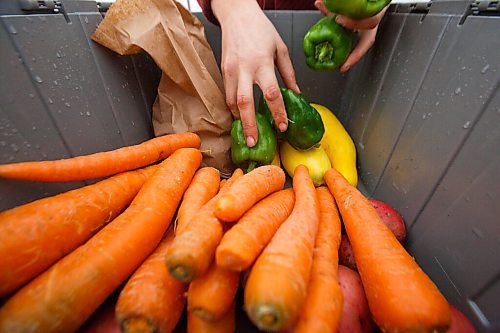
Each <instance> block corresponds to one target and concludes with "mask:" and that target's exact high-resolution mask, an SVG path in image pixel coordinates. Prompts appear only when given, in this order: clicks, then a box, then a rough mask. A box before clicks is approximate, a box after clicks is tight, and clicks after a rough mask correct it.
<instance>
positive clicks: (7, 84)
mask: <svg viewBox="0 0 500 333" xmlns="http://www.w3.org/2000/svg"><path fill="white" fill-rule="evenodd" d="M100 10H101V11H102V10H103V6H102V5H101V4H99V3H96V2H94V1H83V0H82V1H70V0H62V1H21V0H19V1H2V2H1V3H0V23H1V24H0V47H1V52H0V163H8V162H20V161H28V160H45V159H59V158H66V157H70V156H76V155H81V154H89V153H93V152H97V151H102V150H111V149H115V148H118V147H121V146H124V145H131V144H136V143H139V142H141V141H144V140H145V139H147V138H149V137H151V136H152V127H151V105H152V103H153V101H154V98H155V96H156V87H157V83H158V81H159V76H160V73H159V71H158V69H157V67H156V65H155V64H154V63H153V62H152V61H151V59H150V58H149V57H148V56H147V55H145V54H141V55H137V56H132V57H121V56H119V55H117V54H114V53H113V52H110V51H109V50H107V49H105V48H103V47H101V46H100V45H97V44H95V43H94V42H92V41H90V35H91V34H92V33H93V31H94V30H95V28H96V26H97V24H98V23H99V22H100V21H101V19H102V14H101V12H100ZM499 15H500V13H499V6H498V2H497V1H477V2H471V1H436V2H432V3H431V4H429V5H427V4H418V5H412V4H408V5H392V6H391V9H390V12H389V13H388V14H387V15H386V17H385V18H384V21H383V23H382V25H381V28H380V31H379V34H378V38H377V41H376V43H375V45H374V47H373V48H372V50H371V51H370V52H369V54H367V55H366V56H365V57H364V58H363V59H362V61H361V62H360V63H358V64H357V65H356V66H355V67H354V68H353V69H352V70H351V71H349V73H348V74H347V75H341V74H339V73H338V72H335V73H331V72H315V71H312V70H310V69H309V68H308V67H307V66H306V65H305V61H304V56H303V53H302V38H303V36H304V34H305V32H306V31H307V29H308V28H309V27H310V26H311V25H312V24H313V23H314V22H315V21H316V20H317V19H318V18H320V14H319V13H317V12H301V11H296V12H268V16H269V17H270V19H271V20H272V21H273V23H274V24H275V25H276V27H277V28H278V29H279V31H280V33H281V35H282V36H283V38H284V40H285V42H286V43H287V44H288V46H289V50H290V53H291V56H292V59H293V62H294V66H295V70H296V74H297V79H298V83H299V85H300V87H301V89H302V91H303V94H304V95H305V96H306V98H307V99H308V100H309V101H311V102H316V103H320V104H324V105H326V106H328V107H329V108H331V109H332V110H334V111H335V113H336V114H337V116H338V117H339V118H340V120H341V121H342V122H343V123H344V125H345V126H346V128H347V129H348V131H349V133H350V134H351V136H352V137H353V139H354V141H355V143H356V146H357V151H358V170H359V174H360V179H361V182H360V183H361V184H360V188H361V189H362V190H363V191H364V192H365V193H366V194H367V195H369V196H371V197H375V198H378V199H381V200H384V201H386V202H389V203H391V204H392V205H393V206H395V207H396V208H397V209H398V210H399V211H400V212H401V214H402V215H403V217H404V219H405V221H406V223H407V226H408V231H409V238H408V241H407V244H406V245H407V248H408V250H409V251H410V252H411V253H412V255H414V256H415V259H416V260H417V262H418V263H419V264H420V265H421V267H422V268H423V269H424V270H425V271H426V272H427V273H428V274H429V275H430V277H431V278H432V279H433V281H434V282H435V283H436V284H437V285H438V287H439V288H440V289H441V291H442V292H443V293H444V294H445V296H446V297H447V299H448V300H449V301H450V302H451V303H453V304H455V305H456V306H457V307H458V308H460V309H461V310H462V311H463V312H464V313H465V314H466V315H467V316H468V317H469V318H470V319H471V320H472V321H473V322H474V324H475V325H476V326H477V328H478V329H479V331H481V332H500V311H499V308H500V259H499V257H498V256H499V255H500V205H499V204H498V200H499V198H500V177H499V172H500V91H499V82H500V37H499V36H500V18H499ZM198 17H200V19H201V20H202V21H203V22H204V23H205V26H206V32H207V37H208V39H209V41H210V43H211V44H212V46H213V48H214V51H215V53H216V56H217V57H218V59H220V40H221V37H220V30H219V28H218V27H216V26H214V25H212V24H211V23H208V22H207V21H206V20H205V19H204V17H203V16H202V15H198ZM81 185H83V183H70V184H59V183H49V184H45V183H36V184H34V183H28V182H20V181H6V180H0V210H4V209H7V208H11V207H13V206H15V205H18V204H22V203H26V202H29V201H32V200H34V199H37V198H41V197H44V196H47V195H53V194H55V193H59V192H62V191H66V190H68V189H71V188H75V187H78V186H81ZM247 323H248V322H247ZM242 326H245V327H239V328H238V330H237V331H238V332H246V331H248V332H250V331H254V329H253V328H251V327H249V325H248V324H246V325H242Z"/></svg>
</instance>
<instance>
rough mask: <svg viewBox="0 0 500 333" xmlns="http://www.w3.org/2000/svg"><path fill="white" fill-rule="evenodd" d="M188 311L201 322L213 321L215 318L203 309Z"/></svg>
mask: <svg viewBox="0 0 500 333" xmlns="http://www.w3.org/2000/svg"><path fill="white" fill-rule="evenodd" d="M190 311H191V313H192V314H194V315H195V316H197V317H200V318H201V319H203V320H207V321H213V320H215V316H214V315H213V314H212V313H210V312H209V311H206V310H205V309H202V308H194V309H192V310H190Z"/></svg>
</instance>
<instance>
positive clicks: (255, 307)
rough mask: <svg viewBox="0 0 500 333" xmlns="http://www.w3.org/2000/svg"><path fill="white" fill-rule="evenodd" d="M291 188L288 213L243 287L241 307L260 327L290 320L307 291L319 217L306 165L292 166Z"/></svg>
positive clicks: (274, 328)
mask: <svg viewBox="0 0 500 333" xmlns="http://www.w3.org/2000/svg"><path fill="white" fill-rule="evenodd" d="M293 189H294V193H295V205H294V208H293V210H292V213H291V214H290V216H289V217H288V218H287V219H286V221H285V222H283V224H282V225H281V226H280V227H279V229H278V231H277V232H276V234H275V235H274V237H273V238H272V239H271V242H270V243H269V244H268V246H267V247H266V248H265V249H264V251H262V253H261V255H260V256H259V258H258V259H257V260H256V261H255V264H254V266H253V268H252V271H251V272H250V276H249V278H248V281H247V283H246V287H245V311H246V313H247V314H248V316H249V317H250V320H251V321H252V322H253V323H254V324H255V325H256V326H257V327H258V328H259V329H261V330H266V331H279V330H282V329H285V328H287V327H289V326H290V325H291V324H293V322H294V321H295V320H296V319H297V316H298V314H299V311H300V308H301V306H302V303H303V302H304V301H305V299H306V295H307V287H308V283H309V277H310V273H311V266H312V261H313V249H314V242H315V238H316V233H317V229H318V223H319V219H320V208H319V201H318V197H317V195H316V190H315V187H314V184H313V182H312V180H311V177H310V176H309V172H308V169H307V167H305V166H303V165H299V166H298V167H297V168H296V169H295V173H294V177H293Z"/></svg>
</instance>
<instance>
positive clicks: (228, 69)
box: [221, 59, 239, 117]
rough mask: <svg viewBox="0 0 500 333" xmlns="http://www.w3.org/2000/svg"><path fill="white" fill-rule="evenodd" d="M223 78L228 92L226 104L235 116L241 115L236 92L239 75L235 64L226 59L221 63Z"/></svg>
mask: <svg viewBox="0 0 500 333" xmlns="http://www.w3.org/2000/svg"><path fill="white" fill-rule="evenodd" d="M221 67H222V79H223V80H224V90H225V92H226V104H227V106H228V108H229V110H230V111H231V113H232V114H233V116H235V117H239V111H238V105H237V103H236V102H237V100H236V93H237V90H238V76H237V75H236V74H237V69H236V66H235V64H232V63H231V62H228V61H226V59H224V60H223V61H222V64H221Z"/></svg>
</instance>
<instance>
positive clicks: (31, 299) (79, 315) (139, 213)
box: [0, 148, 202, 332]
mask: <svg viewBox="0 0 500 333" xmlns="http://www.w3.org/2000/svg"><path fill="white" fill-rule="evenodd" d="M201 159H202V156H201V153H200V151H199V150H197V149H192V148H182V149H179V150H177V151H176V152H174V153H173V154H172V155H171V156H170V157H169V158H168V159H166V160H165V161H163V162H162V163H161V164H160V166H159V168H158V170H157V171H156V172H155V173H154V175H153V176H151V177H150V178H149V179H148V180H147V181H146V182H145V184H144V185H143V186H142V188H141V190H140V191H139V193H138V194H137V196H136V197H135V199H134V200H133V201H132V203H131V204H130V206H129V207H128V208H127V209H126V210H125V211H124V212H123V213H122V214H120V215H119V216H118V217H117V218H115V219H114V220H113V221H112V222H111V223H109V224H108V225H107V226H106V227H104V228H103V229H102V230H101V231H99V232H98V233H97V234H96V235H95V236H94V237H92V238H91V239H90V240H89V241H88V242H87V243H85V244H84V245H82V246H80V247H79V248H77V249H76V250H75V251H73V252H71V253H70V254H68V255H67V256H65V257H64V258H62V259H61V260H60V261H58V262H57V263H56V264H54V265H53V266H52V267H51V268H49V269H48V270H47V271H45V272H44V273H42V274H41V275H39V276H38V277H37V278H36V279H34V280H33V281H31V282H30V283H29V284H27V285H26V286H25V287H23V288H22V289H20V290H19V291H18V292H17V293H16V294H15V295H14V296H13V297H11V298H10V299H9V300H7V302H6V303H5V304H4V305H3V307H2V308H0V332H26V331H30V332H31V331H38V332H68V331H75V330H77V329H78V327H79V326H80V325H81V324H82V323H83V322H84V321H85V320H86V319H87V318H88V317H89V316H90V315H91V314H92V312H93V311H94V310H95V309H96V308H97V307H98V306H99V305H100V304H101V303H102V302H103V301H104V300H105V299H106V297H107V296H109V294H111V293H112V292H113V290H114V289H116V288H117V287H118V286H119V285H120V284H121V283H122V282H123V281H124V280H125V279H126V278H127V277H128V276H129V275H130V274H131V273H132V272H133V271H134V270H135V269H136V268H137V267H138V266H139V265H140V264H141V263H142V262H143V261H144V259H145V258H146V257H147V256H148V255H149V254H150V253H151V252H152V251H153V250H154V248H155V247H156V246H157V244H158V243H159V242H160V240H161V238H162V235H163V234H164V232H165V230H166V229H167V227H168V225H169V224H170V221H171V219H172V216H173V215H174V213H175V210H176V209H177V206H178V204H179V202H180V200H181V197H182V194H183V193H184V191H185V190H186V188H187V187H188V185H189V183H190V181H191V179H192V177H193V175H194V173H195V171H196V169H197V168H198V166H199V165H200V163H201Z"/></svg>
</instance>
